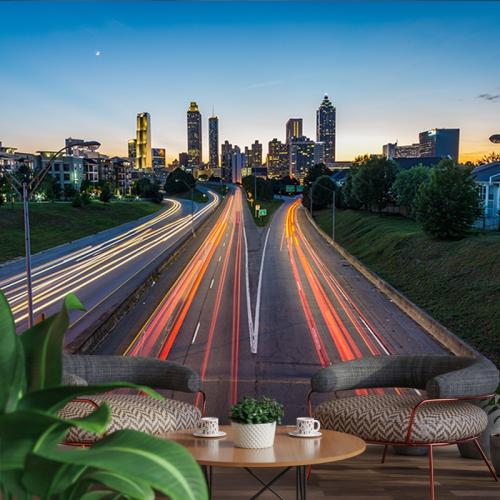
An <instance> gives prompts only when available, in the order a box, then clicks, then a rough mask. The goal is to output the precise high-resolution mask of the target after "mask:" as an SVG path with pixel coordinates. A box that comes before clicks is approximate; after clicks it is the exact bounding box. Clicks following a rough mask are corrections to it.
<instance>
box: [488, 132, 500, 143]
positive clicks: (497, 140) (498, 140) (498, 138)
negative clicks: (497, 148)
mask: <svg viewBox="0 0 500 500" xmlns="http://www.w3.org/2000/svg"><path fill="white" fill-rule="evenodd" d="M490 141H491V142H493V143H495V144H500V134H495V135H492V136H491V137H490Z"/></svg>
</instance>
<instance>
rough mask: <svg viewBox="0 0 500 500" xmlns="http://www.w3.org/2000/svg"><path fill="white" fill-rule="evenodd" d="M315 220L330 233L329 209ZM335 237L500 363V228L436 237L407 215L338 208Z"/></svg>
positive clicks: (410, 296) (317, 215)
mask: <svg viewBox="0 0 500 500" xmlns="http://www.w3.org/2000/svg"><path fill="white" fill-rule="evenodd" d="M315 218H316V220H317V222H318V223H319V225H320V226H321V228H322V229H323V230H324V231H325V232H326V233H327V234H331V227H332V226H331V224H332V223H331V210H326V211H320V212H318V213H317V214H316V217H315ZM336 239H337V241H338V242H339V243H340V244H341V245H342V246H343V247H344V248H346V249H347V250H348V251H349V252H350V253H352V254H353V255H355V256H356V257H357V258H358V259H360V260H361V261H362V262H363V263H364V264H365V265H367V266H368V267H369V268H370V269H371V270H372V271H374V272H376V273H377V274H378V275H379V276H381V277H382V278H383V279H385V280H386V281H388V282H389V283H390V284H392V285H393V286H394V287H396V288H397V289H399V290H400V291H401V292H402V293H404V294H405V295H406V296H407V297H408V298H409V299H410V300H412V301H413V302H415V303H416V304H417V305H419V306H420V307H422V308H423V309H425V310H426V311H427V312H428V313H429V314H430V315H431V316H433V317H434V318H436V319H437V320H438V321H440V322H441V323H442V324H444V325H445V326H447V327H448V328H449V329H450V330H451V331H452V332H454V333H456V334H457V335H459V336H460V337H462V338H463V339H464V340H466V341H467V342H468V343H470V344H471V345H473V346H475V347H476V348H477V349H478V350H479V351H481V352H483V353H484V354H485V355H486V356H488V357H490V358H491V359H492V360H493V361H495V362H496V364H497V365H498V366H500V258H499V256H500V233H497V232H491V233H474V234H473V235H471V236H470V237H468V238H465V239H463V240H460V241H436V240H433V239H431V238H429V237H428V236H426V235H425V234H424V233H423V232H422V230H421V229H420V226H419V225H418V224H417V223H415V222H413V221H411V220H408V219H404V218H402V217H394V216H382V217H381V216H378V215H369V214H367V213H363V212H358V211H351V210H346V211H338V212H337V224H336Z"/></svg>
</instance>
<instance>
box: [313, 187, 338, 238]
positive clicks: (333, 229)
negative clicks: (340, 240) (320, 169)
mask: <svg viewBox="0 0 500 500" xmlns="http://www.w3.org/2000/svg"><path fill="white" fill-rule="evenodd" d="M316 185H317V186H318V187H320V188H323V189H325V190H326V191H330V193H332V240H333V241H335V189H330V188H327V187H326V186H323V185H322V184H317V183H316V182H313V183H312V184H311V218H312V216H313V191H314V186H316Z"/></svg>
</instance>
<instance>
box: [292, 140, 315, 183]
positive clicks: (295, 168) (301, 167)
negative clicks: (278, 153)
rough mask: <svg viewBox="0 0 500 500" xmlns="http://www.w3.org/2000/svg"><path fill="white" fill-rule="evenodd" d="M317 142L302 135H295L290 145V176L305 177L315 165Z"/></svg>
mask: <svg viewBox="0 0 500 500" xmlns="http://www.w3.org/2000/svg"><path fill="white" fill-rule="evenodd" d="M315 146H316V144H315V142H314V141H312V140H311V139H309V138H307V137H304V136H301V137H293V138H292V139H291V141H290V145H289V155H290V157H289V160H290V177H294V178H295V179H303V178H304V176H305V175H306V174H307V171H308V170H309V169H310V168H311V167H314V156H315V155H314V150H315Z"/></svg>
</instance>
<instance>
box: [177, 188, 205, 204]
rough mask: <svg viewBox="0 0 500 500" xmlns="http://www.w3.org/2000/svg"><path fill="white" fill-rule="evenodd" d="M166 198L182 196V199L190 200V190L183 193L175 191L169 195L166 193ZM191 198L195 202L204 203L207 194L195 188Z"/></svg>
mask: <svg viewBox="0 0 500 500" xmlns="http://www.w3.org/2000/svg"><path fill="white" fill-rule="evenodd" d="M167 198H182V199H183V200H189V201H191V191H185V192H184V193H177V194H173V195H171V196H169V195H167ZM193 200H194V201H195V202H196V203H206V202H207V201H208V196H207V195H206V194H205V193H202V192H201V191H198V189H195V190H194V193H193Z"/></svg>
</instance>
